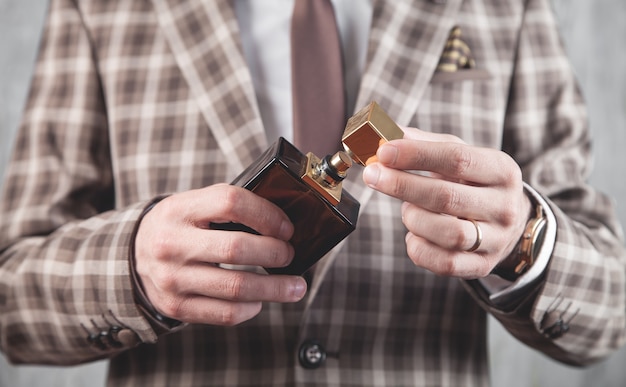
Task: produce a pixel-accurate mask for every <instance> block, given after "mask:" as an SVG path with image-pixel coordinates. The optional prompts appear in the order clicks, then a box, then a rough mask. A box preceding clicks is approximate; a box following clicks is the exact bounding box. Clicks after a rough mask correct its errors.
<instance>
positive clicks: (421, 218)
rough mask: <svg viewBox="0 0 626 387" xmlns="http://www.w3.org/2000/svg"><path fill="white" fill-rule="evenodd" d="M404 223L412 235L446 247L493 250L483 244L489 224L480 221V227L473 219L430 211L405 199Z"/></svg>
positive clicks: (462, 249)
mask: <svg viewBox="0 0 626 387" xmlns="http://www.w3.org/2000/svg"><path fill="white" fill-rule="evenodd" d="M402 222H403V223H404V225H405V226H406V228H407V229H408V230H409V232H411V233H412V234H414V235H416V236H419V237H422V238H423V239H425V240H428V241H430V242H431V243H433V244H435V245H437V246H439V247H441V248H443V249H446V250H456V251H469V250H470V249H472V248H475V247H476V245H477V244H478V245H479V246H477V247H476V248H475V249H474V252H476V253H480V252H484V251H488V250H489V246H487V245H486V243H485V244H483V243H482V240H483V232H484V230H488V225H487V224H486V223H479V222H477V227H476V226H474V223H472V221H470V220H465V219H461V218H457V217H455V216H448V215H444V214H439V213H433V212H430V211H427V210H425V209H423V208H420V207H418V206H415V205H412V204H409V203H407V202H405V203H404V204H403V206H402Z"/></svg>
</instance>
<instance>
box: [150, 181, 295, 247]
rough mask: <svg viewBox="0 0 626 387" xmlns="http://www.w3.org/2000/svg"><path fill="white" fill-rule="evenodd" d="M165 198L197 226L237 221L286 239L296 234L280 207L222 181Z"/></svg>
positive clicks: (171, 210) (265, 233)
mask: <svg viewBox="0 0 626 387" xmlns="http://www.w3.org/2000/svg"><path fill="white" fill-rule="evenodd" d="M174 199H176V201H175V202H174ZM165 201H168V202H170V203H172V204H171V208H170V212H173V214H177V213H178V214H179V215H178V216H184V217H185V218H186V219H188V221H189V222H191V223H193V224H195V225H196V226H197V227H204V228H206V227H207V226H208V225H209V224H210V223H227V222H234V223H241V224H244V225H246V226H248V227H250V228H252V229H253V230H255V231H257V232H258V233H259V234H261V235H267V236H272V237H275V238H279V239H282V240H289V239H290V238H291V236H292V235H293V225H292V223H291V221H290V220H289V218H288V217H287V215H285V213H284V212H283V211H282V210H281V209H280V208H278V207H277V206H276V205H274V204H273V203H271V202H270V201H268V200H266V199H264V198H262V197H260V196H258V195H256V194H254V193H253V192H251V191H248V190H247V189H245V188H241V187H235V186H232V185H226V184H218V185H214V186H210V187H206V188H203V189H199V190H194V191H188V192H184V193H181V194H178V195H173V196H170V197H169V198H167V199H165V200H164V201H163V202H165ZM163 202H161V203H163ZM161 203H159V204H158V205H157V206H156V207H159V206H160V205H161ZM156 207H155V208H156Z"/></svg>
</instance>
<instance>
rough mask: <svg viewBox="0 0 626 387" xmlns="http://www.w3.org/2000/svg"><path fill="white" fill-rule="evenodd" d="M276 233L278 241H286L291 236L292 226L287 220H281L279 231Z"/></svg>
mask: <svg viewBox="0 0 626 387" xmlns="http://www.w3.org/2000/svg"><path fill="white" fill-rule="evenodd" d="M278 233H279V238H280V239H282V240H284V241H288V240H289V239H291V236H292V235H293V224H291V222H290V221H288V220H283V221H282V222H281V224H280V229H279V231H278Z"/></svg>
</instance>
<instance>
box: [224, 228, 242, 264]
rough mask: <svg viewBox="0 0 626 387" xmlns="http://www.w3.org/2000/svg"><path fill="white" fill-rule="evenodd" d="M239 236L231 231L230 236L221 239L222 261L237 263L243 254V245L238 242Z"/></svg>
mask: <svg viewBox="0 0 626 387" xmlns="http://www.w3.org/2000/svg"><path fill="white" fill-rule="evenodd" d="M238 240H239V238H238V235H237V234H236V233H231V234H230V235H228V237H226V238H224V239H223V240H222V241H221V249H220V250H221V251H220V253H219V256H220V258H221V260H222V263H226V264H236V263H237V262H238V257H239V256H241V254H242V247H241V246H242V245H241V244H240V243H239V242H238Z"/></svg>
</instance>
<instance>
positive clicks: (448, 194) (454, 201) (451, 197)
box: [435, 184, 461, 214]
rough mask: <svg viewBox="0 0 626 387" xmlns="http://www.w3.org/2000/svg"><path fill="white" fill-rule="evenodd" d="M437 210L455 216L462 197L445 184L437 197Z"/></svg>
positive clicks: (437, 192)
mask: <svg viewBox="0 0 626 387" xmlns="http://www.w3.org/2000/svg"><path fill="white" fill-rule="evenodd" d="M435 197H436V199H435V201H436V207H437V208H436V209H437V210H438V211H440V212H443V213H444V214H453V213H455V211H456V210H457V209H458V208H459V205H460V203H461V195H460V194H459V192H458V191H456V190H455V189H453V188H452V187H451V186H450V185H447V184H444V185H442V186H441V187H440V188H439V189H438V190H437V191H436V195H435Z"/></svg>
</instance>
